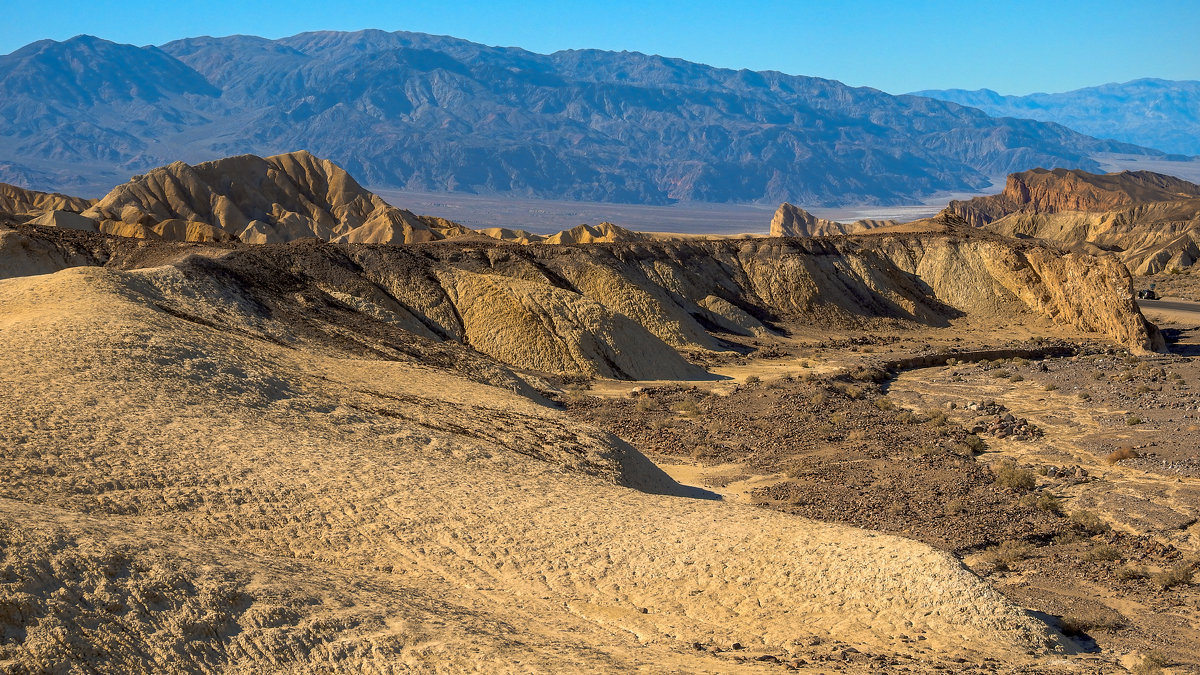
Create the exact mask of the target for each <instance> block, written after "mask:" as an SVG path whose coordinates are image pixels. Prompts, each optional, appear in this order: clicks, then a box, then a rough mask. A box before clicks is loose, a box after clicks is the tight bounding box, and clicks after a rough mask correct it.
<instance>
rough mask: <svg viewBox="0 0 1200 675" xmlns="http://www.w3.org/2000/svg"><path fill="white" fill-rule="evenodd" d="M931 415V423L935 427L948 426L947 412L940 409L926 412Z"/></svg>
mask: <svg viewBox="0 0 1200 675" xmlns="http://www.w3.org/2000/svg"><path fill="white" fill-rule="evenodd" d="M925 414H926V415H927V416H928V417H929V423H930V424H932V425H933V426H935V427H944V426H946V413H944V412H941V411H938V410H930V411H928V412H926V413H925Z"/></svg>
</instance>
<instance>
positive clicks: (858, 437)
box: [846, 429, 867, 442]
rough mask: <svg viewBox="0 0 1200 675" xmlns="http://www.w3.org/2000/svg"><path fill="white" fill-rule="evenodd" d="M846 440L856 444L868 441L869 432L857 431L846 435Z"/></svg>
mask: <svg viewBox="0 0 1200 675" xmlns="http://www.w3.org/2000/svg"><path fill="white" fill-rule="evenodd" d="M846 440H848V441H855V442H862V441H865V440H867V432H865V431H863V430H862V429H855V430H854V431H851V432H850V433H848V434H846Z"/></svg>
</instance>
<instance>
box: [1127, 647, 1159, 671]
mask: <svg viewBox="0 0 1200 675" xmlns="http://www.w3.org/2000/svg"><path fill="white" fill-rule="evenodd" d="M1167 663H1169V662H1168V661H1167V657H1166V656H1164V655H1163V654H1162V653H1161V652H1158V651H1151V652H1150V653H1148V654H1146V655H1144V656H1142V659H1141V660H1140V661H1138V662H1137V663H1136V664H1134V666H1133V668H1132V669H1131V670H1130V671H1129V672H1130V673H1133V675H1158V674H1159V673H1161V672H1162V669H1163V666H1165V665H1167Z"/></svg>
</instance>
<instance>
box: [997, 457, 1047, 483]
mask: <svg viewBox="0 0 1200 675" xmlns="http://www.w3.org/2000/svg"><path fill="white" fill-rule="evenodd" d="M992 472H993V473H994V474H995V475H996V484H997V485H999V486H1001V487H1006V488H1009V489H1012V490H1032V489H1033V486H1034V485H1037V480H1036V479H1035V478H1034V477H1033V472H1032V471H1030V470H1028V469H1023V468H1021V466H1020V465H1018V464H1017V463H1016V462H1015V461H1013V460H1011V459H1008V458H1004V459H1002V460H1000V461H999V462H996V465H995V466H994V467H992Z"/></svg>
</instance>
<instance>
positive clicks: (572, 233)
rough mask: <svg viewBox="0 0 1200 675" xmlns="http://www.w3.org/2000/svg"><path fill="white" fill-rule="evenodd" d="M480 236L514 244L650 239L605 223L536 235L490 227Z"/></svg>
mask: <svg viewBox="0 0 1200 675" xmlns="http://www.w3.org/2000/svg"><path fill="white" fill-rule="evenodd" d="M478 232H479V234H483V235H487V236H489V237H491V238H493V239H499V240H500V241H507V242H510V243H514V244H599V243H606V244H611V243H614V242H619V241H643V240H645V239H648V238H649V237H648V236H647V235H645V234H643V233H641V232H634V231H633V230H630V229H626V228H624V227H621V226H620V225H614V224H612V223H608V222H604V223H600V224H599V225H587V224H583V225H577V226H575V227H573V228H571V229H569V230H563V231H561V232H558V233H555V234H546V235H543V234H534V233H532V232H527V231H525V230H513V229H509V228H507V227H489V228H486V229H482V230H478Z"/></svg>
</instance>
